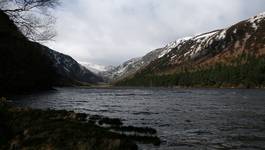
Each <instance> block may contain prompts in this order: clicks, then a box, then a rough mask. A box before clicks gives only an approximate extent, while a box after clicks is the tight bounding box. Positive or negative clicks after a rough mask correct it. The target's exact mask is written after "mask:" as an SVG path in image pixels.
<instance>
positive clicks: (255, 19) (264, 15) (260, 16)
mask: <svg viewBox="0 0 265 150" xmlns="http://www.w3.org/2000/svg"><path fill="white" fill-rule="evenodd" d="M264 18H265V12H263V13H260V14H258V15H257V16H254V17H251V18H250V19H249V20H248V22H249V23H251V24H252V28H253V29H255V30H257V29H258V25H257V23H259V22H260V21H261V20H262V19H264Z"/></svg>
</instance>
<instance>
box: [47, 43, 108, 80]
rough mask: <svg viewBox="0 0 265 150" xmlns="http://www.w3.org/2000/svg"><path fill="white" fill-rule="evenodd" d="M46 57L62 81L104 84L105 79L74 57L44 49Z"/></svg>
mask: <svg viewBox="0 0 265 150" xmlns="http://www.w3.org/2000/svg"><path fill="white" fill-rule="evenodd" d="M43 53H44V55H46V56H48V58H49V59H50V60H51V61H52V65H53V67H54V68H55V70H56V73H57V74H59V75H60V78H62V79H60V78H59V80H62V81H65V79H67V80H69V81H70V82H76V83H78V82H85V83H97V82H102V81H103V79H102V78H101V77H99V76H98V75H96V74H94V73H93V72H92V71H90V70H88V69H87V68H86V67H85V66H82V65H81V64H79V63H78V62H77V61H75V60H74V59H73V58H72V57H70V56H68V55H65V54H62V53H59V52H57V51H54V50H52V49H49V48H48V47H44V49H43ZM61 83H62V82H61ZM62 84H64V83H62Z"/></svg>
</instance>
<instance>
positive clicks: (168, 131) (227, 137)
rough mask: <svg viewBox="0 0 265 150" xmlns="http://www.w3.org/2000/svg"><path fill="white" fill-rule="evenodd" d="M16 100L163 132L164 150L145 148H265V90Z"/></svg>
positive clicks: (97, 93)
mask: <svg viewBox="0 0 265 150" xmlns="http://www.w3.org/2000/svg"><path fill="white" fill-rule="evenodd" d="M13 101H14V103H15V104H16V105H19V106H29V107H33V108H53V109H67V110H74V111H77V112H84V113H88V114H99V115H104V116H109V117H114V118H116V117H118V118H121V119H122V120H123V122H124V123H125V124H126V125H134V126H149V127H153V128H155V129H157V130H158V136H159V137H160V138H161V139H162V140H163V143H162V144H161V146H159V147H155V146H152V145H140V148H141V149H162V150H171V149H172V150H175V149H181V150H182V149H194V150H197V149H247V150H249V149H265V90H257V89H253V90H249V89H248V90H247V89H170V88H125V89H122V88H110V89H81V88H57V90H56V91H49V92H43V93H38V94H34V95H25V96H19V97H14V98H13Z"/></svg>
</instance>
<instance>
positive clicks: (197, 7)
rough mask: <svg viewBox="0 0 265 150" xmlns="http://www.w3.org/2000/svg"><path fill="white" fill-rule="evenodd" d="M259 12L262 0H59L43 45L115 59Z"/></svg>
mask: <svg viewBox="0 0 265 150" xmlns="http://www.w3.org/2000/svg"><path fill="white" fill-rule="evenodd" d="M262 11H265V1H264V0H251V1H246V0H200V1H198V0H137V1H136V0H76V1H74V2H73V1H72V0H64V1H63V4H62V6H61V7H60V8H58V10H56V12H55V15H56V16H57V18H58V21H57V30H58V36H57V38H56V42H50V43H48V44H47V45H48V46H50V47H51V48H53V49H55V50H58V51H60V52H63V53H66V54H69V55H71V56H73V57H74V58H75V59H77V60H78V61H88V62H92V63H98V64H103V65H108V64H118V63H121V62H123V61H125V60H127V59H129V58H132V57H137V56H142V55H144V54H145V53H147V52H148V51H150V50H152V49H154V48H158V47H162V46H163V45H165V44H167V43H169V42H171V41H173V40H176V39H177V38H181V37H183V36H192V35H194V34H198V33H202V32H207V31H210V30H214V29H217V28H223V27H226V26H228V25H231V24H233V23H236V22H237V21H240V20H243V19H247V18H248V17H250V16H253V15H255V14H257V13H259V12H262Z"/></svg>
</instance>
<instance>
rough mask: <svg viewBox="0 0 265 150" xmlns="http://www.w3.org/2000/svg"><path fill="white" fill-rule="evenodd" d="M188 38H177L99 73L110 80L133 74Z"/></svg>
mask: <svg viewBox="0 0 265 150" xmlns="http://www.w3.org/2000/svg"><path fill="white" fill-rule="evenodd" d="M189 39H190V37H185V38H181V39H178V40H176V41H173V42H171V43H169V44H167V45H166V46H165V47H163V48H158V49H155V50H153V51H151V52H149V53H147V54H146V55H144V56H143V57H138V58H132V59H130V60H128V61H126V62H124V63H122V64H121V65H118V66H116V67H113V68H109V69H107V70H106V71H103V72H101V73H100V74H101V75H102V76H104V77H105V78H107V79H109V80H110V81H113V80H120V79H123V78H126V77H128V76H130V75H133V74H134V73H136V72H137V71H138V70H140V69H141V68H144V67H145V66H147V65H148V64H149V63H150V62H152V61H153V60H155V59H158V58H161V57H163V56H164V55H166V54H167V53H169V52H170V51H171V50H172V49H173V48H175V47H177V46H179V45H181V44H182V43H183V42H185V41H187V40H189Z"/></svg>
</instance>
